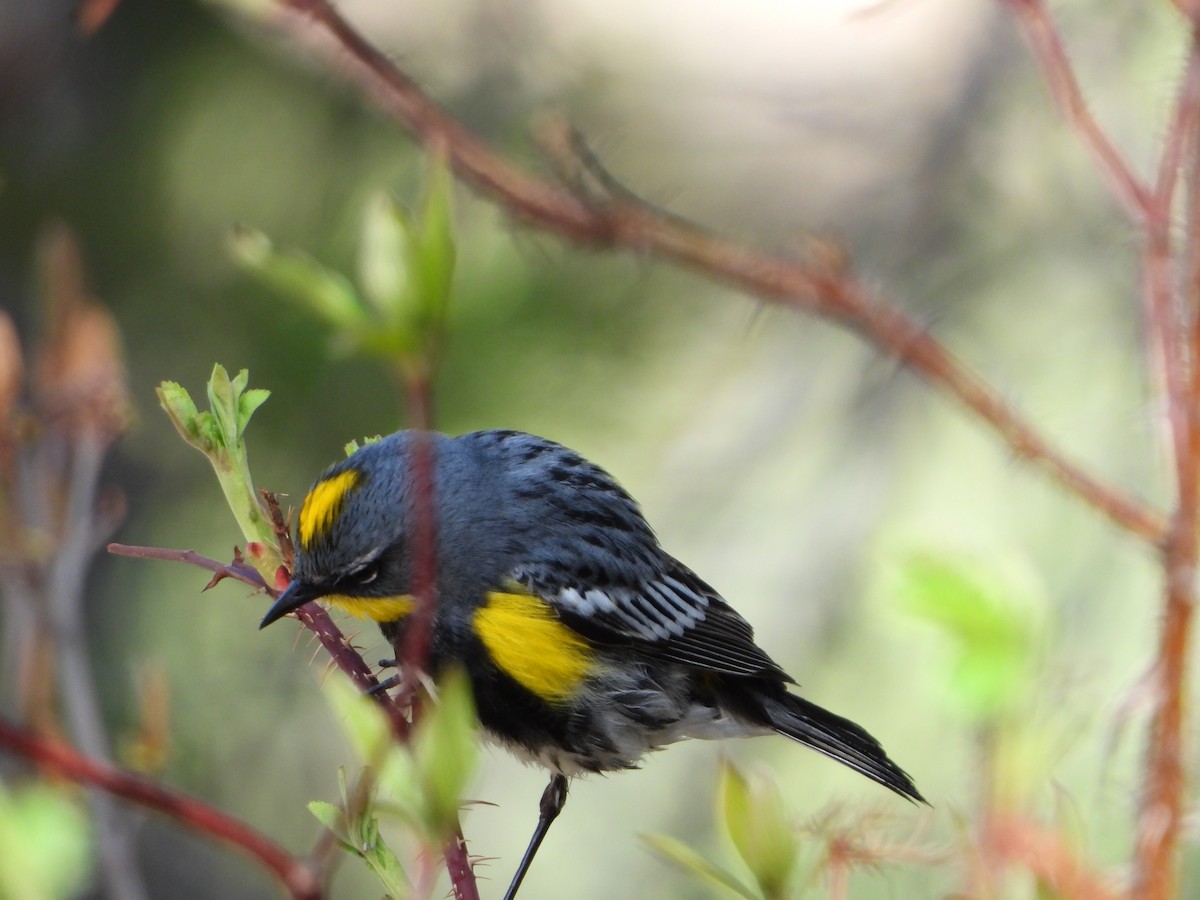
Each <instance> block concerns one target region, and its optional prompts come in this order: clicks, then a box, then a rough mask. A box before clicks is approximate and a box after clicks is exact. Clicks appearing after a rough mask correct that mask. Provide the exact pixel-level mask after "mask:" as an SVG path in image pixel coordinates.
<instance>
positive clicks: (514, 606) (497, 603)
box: [475, 592, 594, 703]
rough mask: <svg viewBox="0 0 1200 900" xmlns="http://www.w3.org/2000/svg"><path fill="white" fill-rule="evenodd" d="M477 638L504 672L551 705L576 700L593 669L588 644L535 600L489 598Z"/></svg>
mask: <svg viewBox="0 0 1200 900" xmlns="http://www.w3.org/2000/svg"><path fill="white" fill-rule="evenodd" d="M475 633H476V634H478V635H479V639H480V640H481V641H483V646H484V647H486V648H487V651H488V654H489V655H490V656H491V658H492V661H493V662H495V664H496V665H497V666H499V668H500V669H501V671H503V672H504V673H505V674H507V675H508V676H509V677H510V678H512V679H513V680H514V681H516V682H517V683H518V684H520V685H522V686H523V687H526V688H528V689H529V690H530V691H532V692H533V693H534V694H536V695H537V696H538V697H541V698H542V699H543V700H545V701H546V702H548V703H554V702H556V701H562V700H566V699H567V698H568V697H570V696H571V695H572V694H573V693H575V691H576V689H577V688H578V687H579V683H580V682H581V681H583V679H584V678H586V677H587V675H588V672H590V671H591V669H592V663H593V660H594V654H593V653H592V649H591V647H590V646H589V645H588V643H587V641H585V640H584V639H583V638H582V637H580V636H579V635H578V634H576V633H575V632H574V631H572V630H571V629H570V628H568V627H567V626H566V625H564V624H563V623H562V622H560V621H559V619H558V616H557V615H556V614H555V612H554V608H553V607H552V606H550V604H549V603H546V602H545V601H544V600H539V599H538V598H537V597H533V596H530V595H529V594H502V593H499V592H493V593H489V594H488V596H487V603H486V604H485V605H484V606H482V607H480V608H479V609H478V610H477V611H476V613H475Z"/></svg>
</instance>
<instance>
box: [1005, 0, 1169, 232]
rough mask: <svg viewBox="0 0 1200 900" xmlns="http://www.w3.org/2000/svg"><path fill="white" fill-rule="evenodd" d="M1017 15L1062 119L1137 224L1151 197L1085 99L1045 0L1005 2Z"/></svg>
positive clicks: (1145, 214)
mask: <svg viewBox="0 0 1200 900" xmlns="http://www.w3.org/2000/svg"><path fill="white" fill-rule="evenodd" d="M1003 2H1004V3H1006V4H1007V5H1008V6H1009V8H1011V9H1012V11H1013V12H1014V13H1016V15H1017V18H1018V20H1019V21H1020V23H1021V27H1022V28H1024V30H1025V36H1026V37H1027V38H1028V39H1029V43H1030V45H1031V46H1032V47H1033V52H1034V55H1035V56H1036V57H1037V59H1038V62H1039V63H1040V64H1041V66H1042V72H1043V74H1044V75H1045V78H1046V84H1047V86H1048V87H1049V88H1050V92H1051V93H1052V94H1053V96H1054V102H1055V104H1057V106H1058V109H1059V112H1061V113H1062V117H1063V119H1065V120H1066V122H1067V124H1068V125H1070V126H1071V127H1072V128H1074V129H1075V131H1076V132H1077V133H1078V135H1079V139H1080V141H1081V142H1082V143H1083V145H1084V146H1085V147H1087V149H1088V150H1090V151H1091V152H1092V154H1093V156H1095V158H1096V162H1097V164H1098V165H1099V167H1100V170H1101V172H1102V173H1103V174H1104V175H1105V176H1106V177H1107V178H1108V181H1109V185H1110V187H1111V188H1112V191H1113V194H1114V195H1115V196H1116V199H1117V201H1118V202H1119V203H1120V204H1121V205H1122V206H1123V207H1124V208H1125V211H1126V212H1127V213H1129V214H1130V215H1131V216H1132V217H1133V218H1134V220H1135V221H1142V220H1144V219H1145V218H1146V216H1147V215H1148V214H1149V211H1150V208H1151V206H1152V203H1151V195H1150V191H1149V189H1148V188H1147V187H1146V185H1145V184H1143V183H1142V181H1141V180H1140V179H1139V178H1138V177H1137V175H1135V174H1134V173H1133V170H1132V169H1131V168H1130V167H1129V163H1128V162H1127V161H1126V159H1125V157H1124V156H1123V155H1122V154H1121V152H1120V151H1119V150H1118V149H1117V148H1116V147H1114V146H1113V143H1112V141H1111V140H1109V138H1108V135H1106V134H1105V133H1104V129H1102V128H1101V127H1100V125H1099V123H1098V122H1097V121H1096V119H1095V117H1094V116H1093V115H1092V113H1091V110H1090V109H1088V105H1087V101H1086V100H1085V99H1084V97H1083V90H1082V89H1081V88H1080V87H1079V81H1078V79H1076V77H1075V72H1074V70H1072V68H1071V61H1070V59H1069V58H1068V56H1067V51H1066V48H1064V47H1063V42H1062V38H1061V37H1060V36H1059V33H1058V28H1057V27H1055V25H1054V20H1053V19H1052V18H1051V17H1050V13H1049V11H1048V10H1047V9H1046V4H1045V3H1043V2H1042V0H1003Z"/></svg>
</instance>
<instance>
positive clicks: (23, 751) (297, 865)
mask: <svg viewBox="0 0 1200 900" xmlns="http://www.w3.org/2000/svg"><path fill="white" fill-rule="evenodd" d="M0 746H3V747H6V748H8V749H9V750H11V751H12V752H14V753H17V754H20V755H21V756H23V757H25V758H26V759H28V760H30V761H31V762H33V763H35V764H36V765H38V766H41V767H44V768H48V769H51V770H53V771H55V772H57V773H59V774H61V775H63V776H64V777H67V778H69V779H70V780H72V781H75V782H78V783H79V784H86V785H90V786H92V787H96V788H100V789H101V790H103V791H107V792H108V793H109V794H112V795H113V796H116V797H122V798H124V799H126V800H129V801H130V802H132V803H136V804H137V805H138V806H141V807H144V808H146V809H152V810H155V811H156V812H160V813H162V814H164V815H166V816H168V817H170V818H171V819H174V820H175V821H176V822H179V823H181V824H183V825H186V826H188V827H189V828H190V829H192V830H194V831H197V832H200V833H201V834H206V835H208V836H210V837H213V838H216V839H217V840H219V841H222V842H223V843H226V844H229V845H230V846H233V847H236V848H238V849H240V850H242V851H244V852H245V853H247V854H249V855H250V856H252V857H254V858H255V859H257V860H258V861H259V862H260V863H262V865H263V866H264V867H265V868H267V869H269V870H270V871H272V872H274V873H275V875H276V876H278V877H279V879H280V880H281V881H282V882H283V884H284V886H285V887H286V888H287V890H288V892H289V893H290V894H291V895H292V897H294V898H297V900H318V898H320V896H321V890H320V887H319V885H318V884H317V882H316V880H315V879H314V878H313V875H312V872H311V871H310V870H309V868H308V866H307V865H306V864H305V863H304V862H302V861H301V860H298V859H296V858H295V857H293V856H292V855H291V854H289V853H288V852H287V851H286V850H284V849H283V848H282V847H280V846H279V845H277V844H275V843H274V842H273V841H271V840H270V839H269V838H267V837H265V836H264V835H263V834H261V833H260V832H258V831H256V830H255V829H253V828H251V827H250V826H249V825H247V824H246V823H245V822H242V821H241V820H239V819H235V818H233V817H232V816H230V815H228V814H226V813H224V812H222V811H221V810H219V809H216V808H215V807H212V806H209V805H208V804H207V803H204V802H203V801H201V800H198V799H196V798H195V797H190V796H188V795H186V794H182V793H180V792H178V791H173V790H170V789H168V788H165V787H163V786H162V785H160V784H157V783H156V782H153V781H149V780H147V779H145V778H143V777H142V776H140V775H137V774H135V773H133V772H129V771H126V770H124V769H121V768H118V767H117V766H113V765H111V764H109V763H105V762H101V761H100V760H96V759H92V758H90V757H88V756H84V755H83V754H81V753H79V752H77V751H75V750H73V749H71V748H70V747H68V746H66V745H65V744H62V743H60V742H58V741H53V740H49V739H47V738H42V737H38V736H36V735H33V734H29V733H28V732H26V731H23V730H22V729H20V728H17V727H16V726H15V725H13V724H11V723H10V722H8V721H6V720H3V719H0Z"/></svg>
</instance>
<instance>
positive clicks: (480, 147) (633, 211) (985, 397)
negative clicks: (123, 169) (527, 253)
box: [280, 0, 1167, 543]
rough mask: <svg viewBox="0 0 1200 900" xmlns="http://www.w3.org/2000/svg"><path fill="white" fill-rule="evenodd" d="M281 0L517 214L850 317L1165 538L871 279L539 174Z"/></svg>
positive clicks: (307, 9)
mask: <svg viewBox="0 0 1200 900" xmlns="http://www.w3.org/2000/svg"><path fill="white" fill-rule="evenodd" d="M280 2H281V3H282V4H283V6H284V8H289V9H292V10H295V11H296V12H298V13H301V14H304V15H306V16H308V17H310V18H311V19H312V20H313V21H315V22H316V23H317V24H318V25H319V26H320V27H321V28H323V29H324V30H325V31H326V32H327V33H328V34H329V35H330V36H331V37H333V38H334V40H335V41H336V42H337V45H338V46H339V48H340V49H341V50H343V51H344V52H345V54H346V57H347V63H348V71H349V74H350V75H351V76H352V77H353V78H354V79H355V80H356V81H357V83H358V84H359V85H360V86H362V87H363V88H364V89H365V90H366V91H367V92H368V93H370V94H371V95H372V96H374V97H375V98H376V99H377V100H378V101H379V102H380V104H381V105H382V106H383V107H384V108H385V109H386V110H387V111H388V112H389V113H390V114H391V115H392V116H393V117H394V118H395V119H396V120H397V121H398V122H400V124H402V125H403V126H404V127H406V128H407V129H409V130H410V131H411V132H412V133H413V134H414V135H415V136H416V137H417V138H418V140H420V141H421V142H422V143H424V144H425V145H427V146H429V147H432V148H435V149H436V151H437V152H440V153H442V154H444V156H445V158H446V159H447V160H448V161H449V163H450V164H451V166H452V168H453V169H454V171H455V172H456V174H457V175H458V176H459V177H460V178H461V179H462V180H463V181H465V182H467V183H468V184H470V185H472V186H474V187H475V188H476V189H478V190H480V191H481V192H483V193H484V194H486V195H488V196H490V197H491V198H492V199H493V200H495V201H497V202H498V203H500V204H501V205H502V206H503V207H504V208H505V210H506V211H508V212H509V213H510V214H511V215H512V216H514V217H515V218H517V219H520V220H522V221H525V222H528V223H530V224H532V225H535V226H537V227H540V228H543V229H545V230H548V231H552V232H554V233H556V234H559V235H561V236H563V237H565V238H569V239H571V240H573V241H576V242H577V243H581V244H591V245H600V246H616V247H624V248H626V249H629V250H633V251H636V252H638V253H639V254H643V255H644V254H647V253H648V254H653V255H657V256H659V257H662V258H664V259H670V260H674V261H675V262H677V263H681V264H683V265H685V266H686V267H689V268H691V269H693V270H695V271H697V272H700V273H702V274H705V275H707V276H710V277H711V278H713V279H715V280H717V281H721V282H724V283H727V284H731V285H734V286H736V287H738V288H740V289H742V290H744V291H746V292H748V293H751V294H753V295H755V296H757V297H759V298H761V299H763V300H766V301H769V302H772V303H777V304H780V305H783V306H788V307H791V308H793V309H797V310H801V311H805V312H810V313H816V314H818V315H823V316H826V317H828V318H831V319H833V320H835V321H837V322H840V323H841V324H843V325H845V326H846V327H848V328H850V329H852V330H854V331H856V332H858V333H859V334H860V335H862V336H863V337H865V338H866V339H867V340H869V341H870V342H872V343H874V344H876V345H877V346H879V347H880V348H882V349H883V350H885V351H887V352H888V353H891V354H893V355H894V356H896V357H897V358H898V359H900V360H901V361H902V362H904V363H906V364H908V365H909V366H910V367H912V368H913V369H914V370H915V371H917V372H918V373H919V374H920V375H922V376H923V377H925V378H926V379H927V380H928V381H930V382H931V383H932V384H934V385H935V386H937V387H939V388H942V389H943V390H945V391H947V392H948V393H949V394H951V395H952V396H954V397H956V398H957V399H958V400H959V401H960V402H962V403H963V404H964V405H965V406H967V407H968V408H969V409H970V410H972V411H973V412H974V413H976V414H977V415H978V416H979V417H980V418H981V419H982V420H983V421H984V422H986V423H987V424H988V425H990V426H991V427H992V428H993V429H994V430H995V431H997V432H998V433H999V434H1000V436H1001V437H1002V438H1003V439H1004V441H1005V442H1006V443H1008V445H1009V446H1010V447H1011V448H1012V449H1013V450H1014V451H1015V452H1016V453H1017V455H1018V456H1020V457H1022V458H1024V459H1026V460H1028V461H1030V462H1031V463H1034V464H1035V465H1037V466H1039V467H1041V468H1042V469H1043V470H1044V471H1046V472H1047V473H1049V474H1050V475H1051V476H1052V477H1053V478H1055V479H1056V480H1057V481H1058V482H1059V483H1060V484H1062V485H1063V486H1064V487H1065V488H1066V489H1067V490H1069V491H1070V492H1072V493H1074V494H1075V495H1076V496H1078V497H1080V498H1081V499H1082V500H1083V501H1084V502H1086V503H1088V504H1090V505H1091V506H1093V507H1095V508H1096V509H1098V510H1100V511H1101V512H1102V513H1103V514H1104V515H1105V516H1107V517H1108V518H1109V519H1111V520H1112V521H1113V522H1115V523H1116V524H1117V525H1119V526H1120V527H1121V528H1124V529H1125V530H1127V531H1129V532H1131V533H1133V534H1134V535H1137V536H1138V537H1141V538H1143V539H1145V540H1147V541H1150V542H1153V543H1160V542H1161V541H1162V540H1163V538H1164V536H1165V534H1166V531H1167V523H1166V520H1165V518H1164V517H1163V515H1162V514H1161V513H1159V512H1158V511H1157V510H1155V509H1153V508H1152V507H1151V506H1150V505H1149V504H1147V503H1146V502H1145V501H1144V500H1141V499H1139V498H1137V497H1134V496H1132V495H1130V494H1128V493H1126V492H1124V491H1123V490H1121V489H1119V488H1116V487H1113V486H1111V485H1109V484H1107V483H1106V482H1103V481H1101V480H1099V479H1097V478H1096V477H1094V476H1092V475H1091V474H1089V473H1088V472H1087V471H1086V470H1084V469H1083V468H1082V467H1081V466H1080V465H1079V464H1077V463H1076V462H1074V461H1073V460H1071V459H1069V458H1067V457H1066V456H1065V455H1064V454H1062V453H1061V452H1060V451H1058V450H1057V449H1055V448H1054V447H1053V446H1052V445H1051V444H1050V443H1049V442H1048V441H1047V440H1046V439H1045V438H1043V437H1042V436H1041V435H1040V434H1039V433H1038V432H1037V431H1035V430H1034V429H1033V427H1032V426H1031V425H1029V424H1028V422H1027V421H1026V420H1025V419H1024V417H1022V416H1021V415H1020V414H1019V413H1018V412H1017V411H1016V410H1014V409H1013V408H1012V407H1011V406H1010V405H1009V404H1008V403H1007V402H1006V401H1005V400H1004V399H1003V397H1001V395H1000V394H999V393H998V392H997V391H996V390H994V389H993V388H991V387H990V386H988V385H987V384H985V383H984V382H983V381H982V380H980V379H979V378H978V377H977V376H976V375H975V374H974V373H972V372H971V371H970V370H969V369H968V368H967V367H966V366H964V365H963V364H962V363H961V362H960V361H959V360H957V359H956V358H955V357H954V356H953V355H952V354H950V353H949V351H947V350H946V349H945V348H944V347H943V346H942V345H941V344H940V343H939V342H938V341H936V340H935V339H934V338H933V337H932V336H931V335H930V334H929V333H928V332H927V331H925V330H924V329H923V328H922V327H921V326H920V325H919V324H918V323H917V322H916V321H915V320H913V319H912V318H911V317H909V316H908V315H907V314H906V313H904V312H903V311H902V310H900V309H899V308H898V307H896V306H894V305H892V304H889V303H885V302H884V301H883V300H882V298H880V297H878V296H877V295H876V294H874V293H873V292H872V291H871V290H870V289H868V288H867V287H866V286H865V285H863V284H861V283H858V282H856V281H854V280H853V279H850V278H848V277H845V276H843V275H841V274H839V273H831V272H829V271H826V270H822V269H821V268H819V267H815V266H811V265H807V264H805V263H803V262H796V261H792V260H787V259H783V258H780V257H774V256H771V255H769V254H765V253H761V252H757V251H755V250H752V249H750V248H747V247H744V246H741V245H739V244H736V243H734V242H732V241H727V240H724V239H722V238H719V237H717V236H714V235H711V234H708V233H705V232H704V231H703V230H701V229H699V228H696V227H694V226H691V225H688V224H686V223H684V222H682V221H681V220H679V219H677V218H674V217H671V216H667V215H663V214H661V213H659V212H658V211H656V210H653V209H651V208H649V207H647V206H645V205H644V204H641V203H639V202H638V201H637V200H636V199H635V198H633V197H632V195H629V194H627V193H626V194H619V195H618V194H614V195H613V196H611V197H610V198H609V200H610V202H608V203H603V204H595V203H589V202H587V201H586V200H585V199H584V198H581V197H579V196H577V195H575V194H572V193H571V192H570V191H568V190H567V189H565V188H562V187H559V186H557V185H552V184H549V183H547V182H545V181H542V180H539V179H537V178H534V177H532V176H530V175H529V174H527V173H526V172H524V171H522V170H521V169H518V168H517V167H516V166H514V165H512V164H511V163H509V162H507V161H506V160H504V159H502V158H501V157H499V156H497V155H496V154H494V153H493V152H492V151H491V150H490V149H489V148H488V147H487V145H486V144H485V143H484V142H483V141H482V140H480V139H479V138H478V137H477V136H476V135H474V134H473V133H471V132H470V131H469V130H467V129H466V128H465V127H464V126H463V125H461V124H460V123H459V122H457V121H456V120H455V119H453V118H452V117H451V116H450V115H449V114H447V113H446V112H445V111H444V110H442V109H441V108H440V107H439V106H438V105H437V104H436V103H434V102H433V101H432V100H430V99H429V98H428V97H427V96H426V95H425V94H424V93H423V92H422V91H421V89H420V88H419V87H418V86H417V85H416V83H415V82H413V81H412V79H410V78H409V77H408V76H407V75H405V74H404V73H403V72H401V71H400V70H399V69H398V68H397V67H396V66H395V65H394V64H393V63H392V61H391V60H390V59H388V57H387V56H385V55H384V54H383V53H381V52H380V51H379V50H378V49H376V48H375V47H373V46H371V44H369V43H368V42H367V41H366V40H365V39H364V38H363V37H362V36H361V35H360V34H359V33H358V32H357V31H356V30H355V29H354V28H353V27H352V26H351V25H350V24H349V23H348V22H347V21H346V20H345V19H343V18H342V17H341V16H340V15H339V14H338V12H337V11H336V10H335V9H334V8H333V7H332V6H330V5H329V4H328V3H327V2H325V0H280ZM1013 2H1016V0H1013ZM1086 121H1090V119H1087V120H1086ZM1127 181H1128V183H1127V185H1126V192H1127V193H1128V194H1129V195H1130V201H1131V203H1132V204H1133V205H1134V206H1135V207H1140V206H1141V204H1142V203H1143V201H1144V194H1145V189H1144V188H1142V187H1141V186H1140V185H1137V183H1136V181H1133V180H1132V179H1128V180H1127Z"/></svg>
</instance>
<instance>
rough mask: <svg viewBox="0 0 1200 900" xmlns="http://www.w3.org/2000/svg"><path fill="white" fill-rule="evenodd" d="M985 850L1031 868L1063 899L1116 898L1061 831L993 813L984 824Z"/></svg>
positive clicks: (1113, 892)
mask: <svg viewBox="0 0 1200 900" xmlns="http://www.w3.org/2000/svg"><path fill="white" fill-rule="evenodd" d="M986 831H987V834H986V838H985V840H986V841H987V843H988V846H989V850H990V851H991V852H992V853H994V854H995V855H996V857H998V858H999V859H1003V860H1006V861H1008V862H1010V863H1016V864H1019V865H1020V866H1021V867H1022V868H1024V869H1027V870H1028V871H1030V872H1032V873H1033V874H1034V875H1035V876H1036V877H1037V879H1038V881H1040V882H1041V883H1042V884H1044V885H1045V886H1046V887H1047V888H1049V889H1050V891H1051V892H1052V893H1053V895H1054V896H1056V897H1062V898H1063V900H1116V898H1117V894H1116V891H1114V890H1113V889H1112V888H1111V887H1110V886H1109V885H1107V884H1105V883H1104V881H1103V880H1101V879H1100V878H1098V877H1097V876H1096V875H1094V874H1093V873H1092V871H1091V870H1090V868H1089V867H1088V865H1087V864H1086V863H1085V862H1084V861H1082V860H1081V859H1080V858H1079V855H1078V854H1077V853H1076V852H1075V851H1074V850H1073V849H1072V848H1071V847H1068V846H1067V845H1066V843H1064V841H1063V837H1062V834H1061V833H1060V832H1058V831H1056V830H1054V829H1051V828H1046V827H1044V826H1041V825H1037V824H1035V823H1033V822H1029V821H1026V820H1024V819H1022V818H1020V817H1018V816H997V817H995V818H993V819H992V820H991V821H989V822H988V823H987V825H986Z"/></svg>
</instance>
